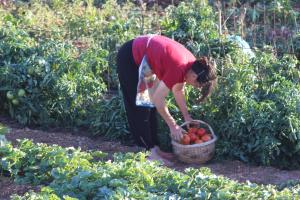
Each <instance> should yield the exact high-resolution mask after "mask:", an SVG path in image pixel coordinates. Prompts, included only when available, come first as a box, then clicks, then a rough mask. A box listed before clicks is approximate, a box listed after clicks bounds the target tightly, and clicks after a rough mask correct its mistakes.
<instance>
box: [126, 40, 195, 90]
mask: <svg viewBox="0 0 300 200" xmlns="http://www.w3.org/2000/svg"><path fill="white" fill-rule="evenodd" d="M149 37H150V36H149V35H145V36H140V37H138V38H136V39H134V41H133V48H132V53H133V58H134V60H135V63H136V64H137V65H139V64H140V63H141V61H142V59H143V56H144V55H145V53H146V55H147V58H148V62H149V64H150V66H151V68H152V70H153V72H154V73H155V74H156V76H157V78H158V79H159V80H162V81H163V82H164V83H165V84H166V86H167V87H168V88H169V89H170V90H171V89H172V87H173V86H174V85H175V84H177V83H183V82H184V76H185V74H186V72H187V71H188V70H189V69H190V68H191V66H192V64H193V62H194V61H195V60H196V58H195V56H194V55H193V54H192V53H191V52H190V51H189V50H187V49H186V48H185V47H184V46H183V45H181V44H180V43H178V42H176V41H174V40H172V39H170V38H167V37H164V36H161V35H155V36H154V37H153V38H152V39H151V41H150V43H149V46H148V48H147V49H146V45H147V41H148V39H149ZM145 49H146V50H145Z"/></svg>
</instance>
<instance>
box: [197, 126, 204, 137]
mask: <svg viewBox="0 0 300 200" xmlns="http://www.w3.org/2000/svg"><path fill="white" fill-rule="evenodd" d="M205 134H206V130H205V128H199V129H198V130H197V135H198V136H199V137H202V136H203V135H205Z"/></svg>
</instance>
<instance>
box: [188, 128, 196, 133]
mask: <svg viewBox="0 0 300 200" xmlns="http://www.w3.org/2000/svg"><path fill="white" fill-rule="evenodd" d="M196 132H197V128H195V127H191V128H189V130H188V133H194V134H196Z"/></svg>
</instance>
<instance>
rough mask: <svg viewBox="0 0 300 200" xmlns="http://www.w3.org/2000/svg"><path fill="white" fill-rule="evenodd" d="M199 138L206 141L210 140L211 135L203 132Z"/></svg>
mask: <svg viewBox="0 0 300 200" xmlns="http://www.w3.org/2000/svg"><path fill="white" fill-rule="evenodd" d="M201 140H203V141H204V142H207V141H209V140H211V136H210V135H209V134H205V135H203V136H202V137H201Z"/></svg>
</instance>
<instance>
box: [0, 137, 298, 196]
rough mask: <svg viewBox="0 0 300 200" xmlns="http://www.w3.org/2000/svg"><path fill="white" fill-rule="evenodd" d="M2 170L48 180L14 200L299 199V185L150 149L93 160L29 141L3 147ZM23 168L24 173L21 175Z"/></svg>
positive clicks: (0, 150)
mask: <svg viewBox="0 0 300 200" xmlns="http://www.w3.org/2000/svg"><path fill="white" fill-rule="evenodd" d="M0 154H1V157H2V158H1V161H2V162H1V163H0V169H1V170H8V171H10V172H11V175H12V177H13V178H15V179H16V180H18V181H21V182H28V183H44V184H45V185H46V187H43V188H42V190H41V192H40V193H34V192H29V193H27V194H25V195H24V196H18V195H14V196H12V199H16V200H21V199H22V200H24V199H30V200H33V199H45V198H46V199H125V198H129V199H170V198H175V199H178V198H188V199H197V198H199V199H220V200H221V199H222V200H223V199H243V200H244V199H249V200H250V199H259V198H263V199H293V198H295V199H297V198H299V188H297V185H296V186H295V187H293V188H289V189H287V188H281V189H282V190H281V191H279V190H277V189H276V187H275V186H271V185H268V186H263V185H257V184H253V183H250V182H247V183H238V182H236V181H232V180H230V179H227V178H224V177H222V176H216V175H214V174H212V173H211V172H210V170H209V169H207V168H200V169H192V168H189V169H187V170H185V172H178V171H175V170H172V169H169V168H165V167H162V166H161V165H160V164H159V163H158V162H152V161H148V160H147V159H146V156H147V155H146V154H145V153H137V154H134V153H127V154H123V153H119V154H115V156H114V160H113V161H106V162H105V161H97V162H95V161H93V160H92V156H91V154H90V153H88V152H81V151H80V150H76V149H72V148H69V149H64V148H61V147H59V146H46V145H44V144H38V145H34V144H33V143H32V142H31V141H28V140H23V141H21V142H20V143H19V145H18V146H17V147H15V148H13V147H12V145H11V144H7V145H6V146H4V147H0ZM21 172H22V173H21Z"/></svg>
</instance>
